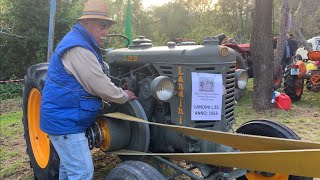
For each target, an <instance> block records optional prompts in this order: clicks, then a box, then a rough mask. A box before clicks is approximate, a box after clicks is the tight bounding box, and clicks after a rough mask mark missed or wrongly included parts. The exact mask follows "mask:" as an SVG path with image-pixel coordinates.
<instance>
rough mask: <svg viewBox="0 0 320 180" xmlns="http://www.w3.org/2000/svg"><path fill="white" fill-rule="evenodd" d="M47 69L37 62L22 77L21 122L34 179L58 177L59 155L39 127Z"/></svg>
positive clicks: (43, 64)
mask: <svg viewBox="0 0 320 180" xmlns="http://www.w3.org/2000/svg"><path fill="white" fill-rule="evenodd" d="M47 70H48V64H47V63H41V64H37V65H34V66H32V67H30V68H29V69H28V71H27V75H26V76H25V77H24V88H23V118H22V123H23V127H24V138H25V140H26V145H27V153H28V154H29V158H30V166H31V168H32V169H33V174H34V177H35V179H58V178H59V162H60V160H59V156H58V154H57V152H56V150H55V149H54V147H53V145H52V144H51V142H50V140H49V137H48V135H47V134H46V133H44V132H43V131H42V130H41V129H40V103H41V93H42V89H43V85H44V82H45V78H46V75H47Z"/></svg>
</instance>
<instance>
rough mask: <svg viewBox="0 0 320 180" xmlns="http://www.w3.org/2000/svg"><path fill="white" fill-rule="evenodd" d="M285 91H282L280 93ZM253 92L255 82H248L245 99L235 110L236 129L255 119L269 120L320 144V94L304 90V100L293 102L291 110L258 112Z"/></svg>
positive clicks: (239, 102) (240, 101) (241, 100)
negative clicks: (253, 105) (252, 96)
mask: <svg viewBox="0 0 320 180" xmlns="http://www.w3.org/2000/svg"><path fill="white" fill-rule="evenodd" d="M282 91H283V90H282V89H280V92H282ZM252 92H253V80H252V79H250V80H249V82H248V89H247V90H246V92H245V95H244V97H243V98H241V99H240V100H239V101H238V104H237V106H236V109H235V117H236V119H237V123H236V126H235V127H239V126H240V125H241V124H243V123H245V122H247V121H249V120H254V119H268V120H272V121H276V122H279V123H282V124H284V125H286V126H288V127H289V128H291V129H292V130H294V131H295V132H296V133H297V134H298V135H299V136H300V137H301V138H302V139H304V140H308V141H314V142H320V131H319V129H320V93H319V92H313V91H308V90H306V88H305V89H304V93H303V95H302V98H301V100H300V101H298V102H292V104H291V109H290V110H288V111H286V110H280V109H276V108H274V109H271V110H266V111H263V112H256V111H254V110H253V108H252V98H251V94H252Z"/></svg>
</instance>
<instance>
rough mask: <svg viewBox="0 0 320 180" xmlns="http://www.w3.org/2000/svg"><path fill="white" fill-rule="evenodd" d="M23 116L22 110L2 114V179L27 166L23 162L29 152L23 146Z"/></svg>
mask: <svg viewBox="0 0 320 180" xmlns="http://www.w3.org/2000/svg"><path fill="white" fill-rule="evenodd" d="M21 117H22V111H18V112H11V113H5V114H1V115H0V128H1V129H0V143H1V147H0V162H1V167H0V179H2V178H7V177H10V176H12V175H14V174H15V173H17V172H18V171H21V170H22V169H25V168H26V167H25V163H23V162H27V159H26V158H27V154H26V153H25V148H24V147H21V144H22V142H21V141H22V140H23V138H22V136H23V125H22V123H21ZM22 153H24V154H22ZM4 164H5V165H4ZM25 177H28V175H26V176H25ZM29 177H30V176H29Z"/></svg>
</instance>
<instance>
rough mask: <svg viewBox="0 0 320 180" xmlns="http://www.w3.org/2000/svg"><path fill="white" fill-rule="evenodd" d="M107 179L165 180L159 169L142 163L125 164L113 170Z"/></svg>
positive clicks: (130, 162)
mask: <svg viewBox="0 0 320 180" xmlns="http://www.w3.org/2000/svg"><path fill="white" fill-rule="evenodd" d="M106 179H108V180H121V179H128V180H129V179H130V180H165V178H164V177H163V175H162V174H161V173H160V172H159V171H158V170H157V169H155V168H154V167H152V166H151V165H149V164H147V163H145V162H142V161H126V162H123V163H121V164H119V165H118V166H117V167H115V168H114V169H113V170H111V172H110V173H109V174H108V175H107V178H106Z"/></svg>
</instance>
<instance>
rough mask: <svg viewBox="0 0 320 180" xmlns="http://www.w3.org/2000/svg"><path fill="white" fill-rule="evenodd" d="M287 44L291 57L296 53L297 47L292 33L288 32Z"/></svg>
mask: <svg viewBox="0 0 320 180" xmlns="http://www.w3.org/2000/svg"><path fill="white" fill-rule="evenodd" d="M288 44H289V48H290V55H291V57H292V58H293V57H294V56H295V55H296V51H297V49H298V42H297V41H296V40H295V39H294V37H293V34H289V36H288Z"/></svg>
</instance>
